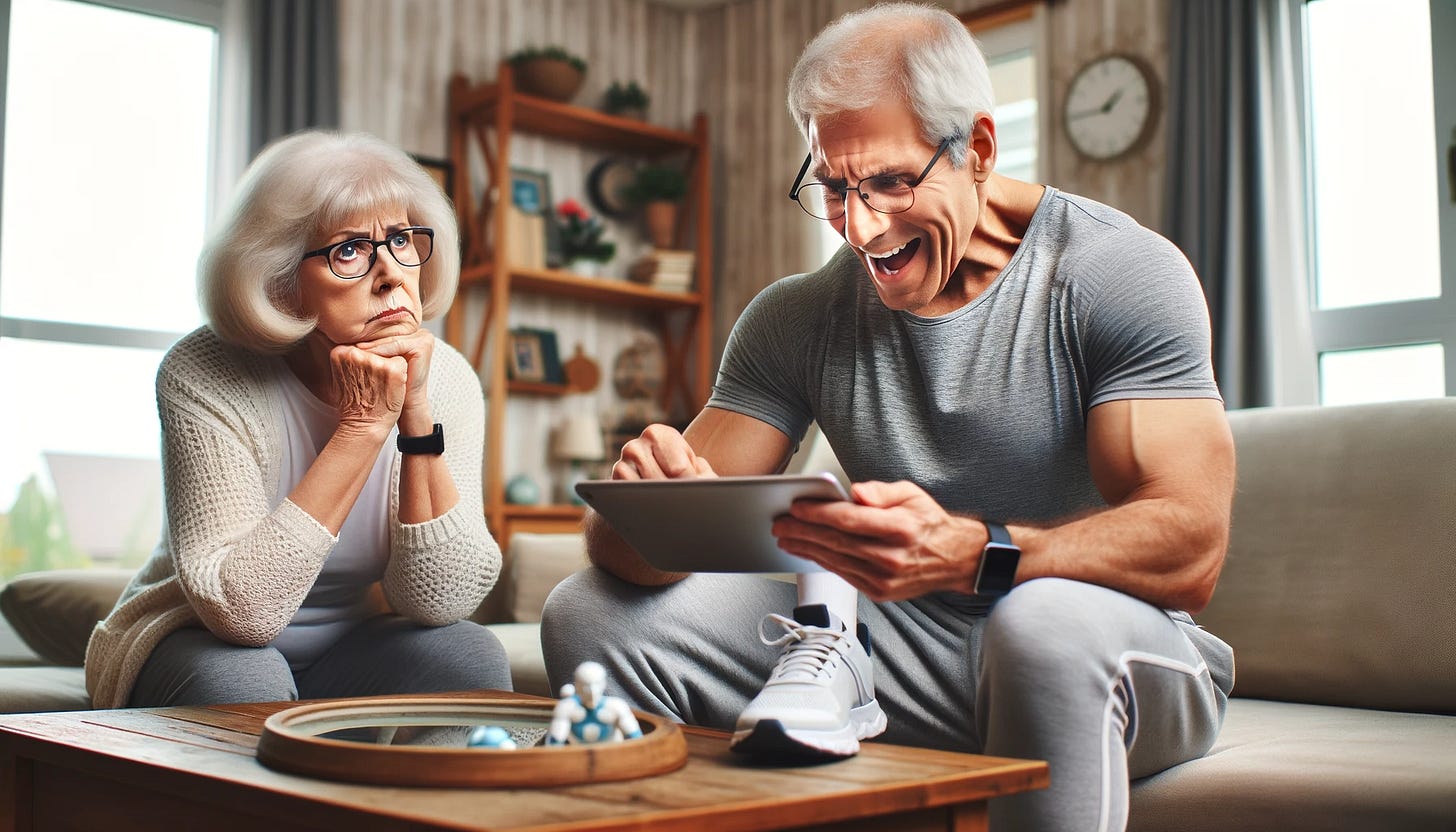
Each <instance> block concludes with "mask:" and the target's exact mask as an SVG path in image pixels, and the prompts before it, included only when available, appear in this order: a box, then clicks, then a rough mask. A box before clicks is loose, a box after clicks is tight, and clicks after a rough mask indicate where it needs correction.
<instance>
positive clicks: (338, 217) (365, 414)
mask: <svg viewBox="0 0 1456 832" xmlns="http://www.w3.org/2000/svg"><path fill="white" fill-rule="evenodd" d="M459 273H460V255H459V249H458V241H457V232H456V226H455V219H454V215H453V213H452V211H451V208H450V205H449V204H448V203H447V202H446V200H445V197H444V195H443V194H441V192H440V189H439V188H438V187H436V186H435V185H434V183H433V182H432V180H431V179H430V178H429V176H428V175H427V174H426V173H425V172H424V170H422V169H421V168H420V167H419V166H418V165H417V164H415V163H414V162H413V161H411V160H410V158H409V157H408V156H406V155H405V154H404V153H402V152H401V151H399V150H398V149H397V148H394V147H392V146H390V145H388V144H386V143H384V142H382V141H379V140H378V139H374V138H371V137H368V136H363V135H336V134H331V133H323V132H306V133H301V134H296V135H293V136H290V137H288V138H285V139H282V140H280V141H278V142H276V143H274V144H272V145H271V146H269V147H268V148H266V149H265V150H264V151H263V152H262V153H261V154H260V155H259V156H258V158H257V159H256V160H254V162H253V164H252V165H251V166H250V167H249V169H248V171H247V172H246V173H245V174H244V176H243V181H242V182H241V184H240V186H239V195H238V197H237V200H236V202H235V204H234V206H233V208H232V210H231V212H230V214H229V215H228V216H227V217H225V218H224V220H223V222H222V223H221V225H220V227H219V228H218V230H217V232H216V234H215V236H213V237H212V238H211V239H210V240H209V242H208V244H207V247H206V249H205V250H204V252H203V254H202V258H201V260H200V263H199V266H198V283H199V294H200V297H201V299H202V303H203V306H204V308H205V312H206V314H207V318H208V320H209V321H210V323H209V324H208V325H207V326H204V327H202V328H200V329H198V330H196V331H195V332H192V333H191V334H189V335H187V336H186V337H184V338H183V339H182V340H180V341H178V342H177V344H176V345H175V346H173V347H172V349H171V350H170V351H169V352H168V353H167V356H166V358H164V359H163V361H162V365H161V368H160V369H159V370H158V373H157V408H158V411H159V413H160V416H161V423H162V462H163V471H164V476H165V484H166V505H167V517H166V526H165V531H164V533H163V536H162V542H161V544H160V545H159V546H158V547H157V549H156V551H155V552H154V553H153V555H152V557H151V559H150V560H149V561H148V562H147V563H146V565H144V566H143V567H142V568H141V570H140V571H139V572H138V573H137V576H136V578H135V579H133V581H132V583H131V585H130V586H129V587H128V588H127V590H126V592H124V593H123V594H122V596H121V600H120V601H119V602H118V603H117V605H116V608H115V609H114V610H112V612H111V614H110V615H109V616H108V617H107V618H106V620H105V621H102V622H101V623H100V624H99V625H97V627H96V630H95V632H94V633H93V634H92V636H91V642H90V645H89V646H88V648H87V651H86V687H87V689H88V691H89V692H90V694H91V699H92V702H93V703H94V704H95V705H96V706H97V707H102V708H113V707H125V706H134V707H143V706H161V705H184V704H186V705H194V704H212V703H222V702H258V701H279V700H288V699H297V698H315V697H329V696H358V695H368V694H392V693H412V692H424V691H437V690H460V689H472V688H487V687H488V688H500V689H509V688H510V671H509V666H508V664H507V661H506V656H505V651H504V650H503V649H502V647H501V645H500V642H499V641H497V640H496V638H495V637H494V636H493V635H492V634H491V633H490V631H489V630H487V629H485V628H484V627H482V626H480V625H478V624H475V623H473V622H470V621H466V620H464V619H465V617H466V616H468V615H470V613H471V612H472V611H474V610H475V608H476V607H477V606H478V605H479V604H480V602H481V600H482V599H483V598H484V597H485V594H486V593H487V592H488V591H489V590H490V588H491V586H492V585H493V584H494V583H495V579H496V576H497V574H498V572H499V569H500V549H499V547H498V546H497V545H496V543H495V541H494V540H492V538H491V536H490V532H489V531H487V530H486V526H485V520H484V514H483V512H482V510H481V493H480V477H481V448H482V432H483V428H484V402H483V399H482V396H481V390H480V385H479V382H478V380H477V378H476V375H475V373H474V371H473V370H472V369H471V367H470V366H469V364H468V363H467V362H466V361H465V360H464V359H463V358H462V357H461V356H460V354H459V353H457V352H456V351H455V350H453V349H451V348H450V347H449V346H447V345H445V344H439V343H436V341H435V339H434V337H433V336H432V335H431V334H430V332H429V331H428V330H425V329H423V328H421V326H420V324H421V321H423V320H425V319H426V318H428V317H431V316H434V315H436V314H438V313H440V312H442V311H443V310H445V309H446V308H447V307H448V306H449V304H450V300H451V297H452V296H453V294H454V292H455V285H456V282H457V281H458V279H459Z"/></svg>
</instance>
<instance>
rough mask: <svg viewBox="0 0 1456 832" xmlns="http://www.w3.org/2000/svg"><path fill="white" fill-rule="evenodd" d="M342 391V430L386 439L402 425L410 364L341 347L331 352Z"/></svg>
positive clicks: (394, 358) (340, 416)
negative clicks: (392, 430)
mask: <svg viewBox="0 0 1456 832" xmlns="http://www.w3.org/2000/svg"><path fill="white" fill-rule="evenodd" d="M329 365H330V367H331V369H332V371H333V374H334V384H335V386H336V387H337V388H338V391H339V428H340V429H344V430H357V431H361V432H364V433H368V434H374V435H379V436H383V435H386V434H388V433H389V429H390V428H392V427H394V425H395V423H397V422H398V421H399V417H400V412H401V411H402V410H403V409H404V405H405V399H406V396H407V392H406V389H407V386H408V376H409V361H408V360H407V359H406V358H404V357H402V356H382V355H379V354H377V353H375V352H371V351H369V350H364V349H360V348H359V347H356V346H350V345H347V344H341V345H339V346H337V347H334V348H333V349H332V350H330V351H329Z"/></svg>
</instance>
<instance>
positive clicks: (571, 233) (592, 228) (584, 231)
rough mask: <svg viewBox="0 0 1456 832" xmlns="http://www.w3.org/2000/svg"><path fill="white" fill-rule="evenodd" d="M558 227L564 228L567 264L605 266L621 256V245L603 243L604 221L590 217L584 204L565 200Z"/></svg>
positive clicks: (562, 231)
mask: <svg viewBox="0 0 1456 832" xmlns="http://www.w3.org/2000/svg"><path fill="white" fill-rule="evenodd" d="M556 216H557V217H558V225H559V226H560V228H561V253H562V254H563V255H565V256H566V259H567V260H573V259H582V260H595V261H596V262H598V263H605V262H607V261H608V260H611V259H612V258H613V257H614V256H616V254H617V244H616V243H614V242H612V241H610V240H603V239H602V232H603V231H604V230H605V229H604V228H602V223H601V220H599V219H597V218H596V217H593V216H592V215H591V214H589V213H587V210H586V209H585V208H583V207H582V205H581V203H580V202H577V201H576V200H574V199H566V200H562V202H561V204H560V205H557V206H556Z"/></svg>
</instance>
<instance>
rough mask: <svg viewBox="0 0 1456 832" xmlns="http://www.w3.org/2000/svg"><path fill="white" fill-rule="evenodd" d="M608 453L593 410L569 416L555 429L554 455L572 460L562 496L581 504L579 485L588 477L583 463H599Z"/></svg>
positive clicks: (600, 427) (574, 503) (561, 458)
mask: <svg viewBox="0 0 1456 832" xmlns="http://www.w3.org/2000/svg"><path fill="white" fill-rule="evenodd" d="M606 455H607V448H606V443H605V442H603V441H602V425H601V422H600V421H598V419H597V416H596V414H594V413H577V414H573V415H571V416H569V417H567V419H566V421H565V422H564V423H562V425H561V427H559V428H558V429H557V430H556V436H555V439H554V440H553V441H552V443H551V456H552V457H554V458H555V459H557V460H560V461H563V462H567V463H570V465H571V468H570V470H569V471H568V473H567V475H566V481H565V483H564V484H563V491H564V492H565V493H564V494H563V495H562V497H563V499H565V500H566V502H569V503H571V504H572V505H581V504H582V501H581V497H579V496H578V495H577V493H576V484H577V483H579V482H581V481H582V480H584V479H590V477H588V476H587V473H586V469H585V468H584V467H583V465H582V463H586V462H598V461H600V460H602V459H604V458H605V457H606Z"/></svg>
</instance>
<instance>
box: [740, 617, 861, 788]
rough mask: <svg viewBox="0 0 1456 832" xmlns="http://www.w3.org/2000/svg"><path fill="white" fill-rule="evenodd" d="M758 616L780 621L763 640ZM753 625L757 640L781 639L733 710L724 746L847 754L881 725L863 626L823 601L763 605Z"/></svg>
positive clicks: (766, 752) (770, 752) (779, 753)
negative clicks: (776, 632)
mask: <svg viewBox="0 0 1456 832" xmlns="http://www.w3.org/2000/svg"><path fill="white" fill-rule="evenodd" d="M765 622H773V623H775V624H778V625H780V626H781V627H783V628H784V635H782V636H780V637H779V638H776V639H772V640H770V639H769V638H768V637H767V636H765V635H764V634H763V624H764V623H765ZM758 631H759V632H758V637H759V639H760V640H762V641H763V643H764V644H767V645H769V646H771V647H777V646H780V645H784V652H783V653H782V654H781V655H780V656H779V662H778V664H777V665H776V666H775V667H774V670H773V673H772V674H770V675H769V677H768V682H766V683H765V684H764V686H763V690H762V691H760V692H759V694H758V696H756V697H754V698H753V701H752V702H750V703H748V707H747V708H745V709H744V710H743V713H742V714H741V715H740V716H739V717H738V725H737V729H736V730H735V731H734V732H733V741H732V742H731V743H730V745H729V747H730V748H732V749H733V750H734V751H738V752H742V753H746V754H754V755H760V756H771V757H790V758H800V759H802V758H821V759H822V758H826V757H827V758H839V757H850V756H853V755H855V754H857V753H859V741H860V740H862V739H868V738H870V737H873V736H877V735H879V734H880V733H882V732H883V731H884V730H885V714H884V712H883V711H881V710H880V703H879V702H878V701H876V700H875V681H874V669H873V667H872V666H871V664H870V657H869V652H868V650H867V648H868V646H869V634H868V632H866V631H865V630H864V628H863V627H860V633H859V636H860V637H859V638H856V637H855V634H851V633H850V632H849V631H848V629H847V628H846V627H845V626H844V622H842V621H840V620H839V618H838V617H837V616H835V615H834V614H833V613H831V612H830V611H829V609H828V608H827V607H825V606H824V605H823V604H813V605H810V606H804V607H799V608H797V609H795V610H794V617H793V618H786V617H784V616H782V615H775V614H772V613H770V614H769V615H767V616H765V617H764V619H763V621H762V622H760V623H759V627H758ZM862 641H863V642H864V643H863V645H862V644H861V642H862Z"/></svg>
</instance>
